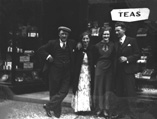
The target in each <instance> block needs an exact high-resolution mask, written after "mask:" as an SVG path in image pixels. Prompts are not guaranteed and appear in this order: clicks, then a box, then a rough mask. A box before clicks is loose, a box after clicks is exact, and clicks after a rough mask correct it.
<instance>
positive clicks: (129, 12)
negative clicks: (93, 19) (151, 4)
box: [111, 8, 150, 22]
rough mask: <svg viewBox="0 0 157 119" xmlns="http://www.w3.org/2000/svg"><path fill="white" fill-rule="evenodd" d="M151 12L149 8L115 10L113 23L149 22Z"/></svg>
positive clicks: (112, 14) (112, 13) (112, 12)
mask: <svg viewBox="0 0 157 119" xmlns="http://www.w3.org/2000/svg"><path fill="white" fill-rule="evenodd" d="M149 14H150V10H149V9H148V8H129V9H113V10H112V11H111V18H112V20H113V21H123V22H135V21H141V20H147V19H148V18H149Z"/></svg>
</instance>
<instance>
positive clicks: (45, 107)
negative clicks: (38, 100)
mask: <svg viewBox="0 0 157 119" xmlns="http://www.w3.org/2000/svg"><path fill="white" fill-rule="evenodd" d="M43 108H44V109H45V111H46V114H47V116H48V117H52V114H51V112H50V110H49V109H48V108H47V106H46V104H44V105H43Z"/></svg>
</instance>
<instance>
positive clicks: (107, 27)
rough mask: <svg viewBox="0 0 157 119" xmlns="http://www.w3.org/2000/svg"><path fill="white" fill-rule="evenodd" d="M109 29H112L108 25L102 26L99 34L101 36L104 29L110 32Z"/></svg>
mask: <svg viewBox="0 0 157 119" xmlns="http://www.w3.org/2000/svg"><path fill="white" fill-rule="evenodd" d="M111 30H112V28H111V27H110V26H106V27H103V28H102V29H101V30H100V36H102V34H103V32H104V31H109V32H110V33H111Z"/></svg>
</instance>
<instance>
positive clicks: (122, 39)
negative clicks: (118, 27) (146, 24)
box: [119, 35, 126, 44]
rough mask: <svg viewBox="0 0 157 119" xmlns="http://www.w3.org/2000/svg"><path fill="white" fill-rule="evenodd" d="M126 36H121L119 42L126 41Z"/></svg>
mask: <svg viewBox="0 0 157 119" xmlns="http://www.w3.org/2000/svg"><path fill="white" fill-rule="evenodd" d="M125 38H126V35H123V36H122V37H121V38H120V40H119V42H121V43H122V44H123V43H124V41H125Z"/></svg>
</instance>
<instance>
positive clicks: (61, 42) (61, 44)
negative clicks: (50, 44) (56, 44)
mask: <svg viewBox="0 0 157 119" xmlns="http://www.w3.org/2000/svg"><path fill="white" fill-rule="evenodd" d="M59 41H60V46H61V47H62V46H63V44H64V43H65V45H66V42H63V41H62V40H61V39H59Z"/></svg>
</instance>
